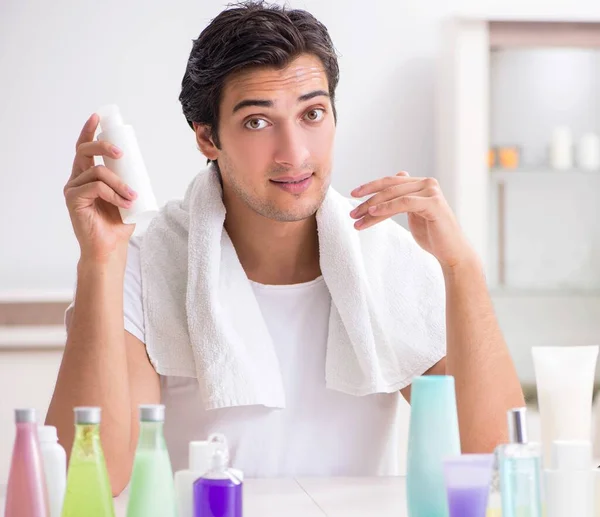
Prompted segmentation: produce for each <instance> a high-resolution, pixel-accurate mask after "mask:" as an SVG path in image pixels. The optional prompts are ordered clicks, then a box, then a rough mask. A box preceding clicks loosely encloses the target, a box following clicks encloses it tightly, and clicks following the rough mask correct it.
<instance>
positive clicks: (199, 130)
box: [193, 122, 219, 161]
mask: <svg viewBox="0 0 600 517" xmlns="http://www.w3.org/2000/svg"><path fill="white" fill-rule="evenodd" d="M193 125H194V131H195V132H196V143H197V144H198V148H199V149H200V152H201V153H202V154H203V155H204V156H206V157H207V158H208V159H209V160H212V161H215V160H216V159H217V158H218V157H219V149H218V148H217V146H216V145H215V143H214V142H213V139H212V136H211V131H210V128H209V127H208V126H207V125H205V124H196V123H195V122H193Z"/></svg>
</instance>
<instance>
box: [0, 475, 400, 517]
mask: <svg viewBox="0 0 600 517" xmlns="http://www.w3.org/2000/svg"><path fill="white" fill-rule="evenodd" d="M0 493H1V494H2V495H0V517H2V516H3V515H4V497H3V494H4V490H1V491H0ZM115 509H116V516H117V517H126V516H125V514H126V509H127V494H122V495H121V496H120V497H118V498H117V499H116V500H115ZM282 515H283V516H285V517H374V516H377V517H406V516H407V511H406V496H405V480H404V478H402V477H398V478H386V477H380V478H310V479H304V478H302V479H246V480H245V481H244V517H281V516H282Z"/></svg>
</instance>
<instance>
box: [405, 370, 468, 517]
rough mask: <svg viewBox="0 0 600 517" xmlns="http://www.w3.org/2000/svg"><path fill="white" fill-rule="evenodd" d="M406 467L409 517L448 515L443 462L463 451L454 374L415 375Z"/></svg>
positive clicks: (442, 516)
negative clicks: (461, 448) (461, 449)
mask: <svg viewBox="0 0 600 517" xmlns="http://www.w3.org/2000/svg"><path fill="white" fill-rule="evenodd" d="M410 406H411V409H410V429H409V437H408V455H407V471H406V496H407V502H408V516H409V517H448V498H447V494H446V485H445V482H444V469H443V462H444V459H445V458H447V457H452V456H458V455H460V452H461V451H460V435H459V430H458V412H457V408H456V394H455V389H454V377H452V376H447V375H426V376H423V377H418V378H416V379H415V380H414V381H413V383H412V387H411V395H410Z"/></svg>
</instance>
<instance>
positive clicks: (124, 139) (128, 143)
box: [97, 104, 158, 228]
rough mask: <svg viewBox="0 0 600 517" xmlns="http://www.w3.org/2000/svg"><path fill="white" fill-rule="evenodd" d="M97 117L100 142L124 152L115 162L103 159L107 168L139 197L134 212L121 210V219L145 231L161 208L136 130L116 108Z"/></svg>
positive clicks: (107, 109) (99, 111)
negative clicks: (109, 144) (125, 122)
mask: <svg viewBox="0 0 600 517" xmlns="http://www.w3.org/2000/svg"><path fill="white" fill-rule="evenodd" d="M97 113H98V115H99V116H100V128H101V130H102V132H101V133H100V134H99V135H98V140H100V141H101V142H110V143H111V144H113V145H116V146H117V147H118V148H119V149H121V151H122V155H121V156H120V157H119V158H116V159H114V158H107V157H106V156H103V157H102V159H103V161H104V164H105V165H106V167H108V168H109V169H110V170H111V171H113V172H114V173H115V174H116V175H117V176H119V178H121V179H122V180H123V182H124V183H125V184H126V185H127V186H129V187H130V188H131V189H132V190H134V191H135V192H136V193H137V195H138V197H137V198H136V199H135V200H134V201H133V204H132V206H131V208H122V207H119V212H120V213H121V219H122V220H123V222H124V223H125V224H139V225H140V227H142V228H145V227H147V225H148V224H149V222H150V220H151V219H152V218H153V217H154V216H155V215H156V213H157V212H158V205H157V203H156V198H155V196H154V192H153V190H152V185H151V184H150V177H149V176H148V171H147V170H146V165H145V164H144V159H143V157H142V153H141V151H140V148H139V145H138V142H137V138H136V136H135V132H134V130H133V127H132V126H130V125H126V124H124V123H123V117H122V116H121V112H120V110H119V107H118V106H116V105H114V104H109V105H106V106H104V107H102V108H100V109H99V110H98V111H97Z"/></svg>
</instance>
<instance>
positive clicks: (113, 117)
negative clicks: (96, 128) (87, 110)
mask: <svg viewBox="0 0 600 517" xmlns="http://www.w3.org/2000/svg"><path fill="white" fill-rule="evenodd" d="M96 113H97V114H98V116H99V117H100V128H101V129H102V131H106V130H107V129H110V128H113V127H118V126H122V125H123V116H122V115H121V110H120V109H119V106H117V105H116V104H107V105H105V106H102V107H101V108H100V109H99V110H98V111H97V112H96Z"/></svg>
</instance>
